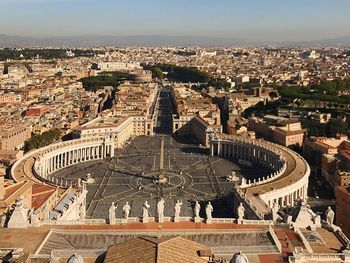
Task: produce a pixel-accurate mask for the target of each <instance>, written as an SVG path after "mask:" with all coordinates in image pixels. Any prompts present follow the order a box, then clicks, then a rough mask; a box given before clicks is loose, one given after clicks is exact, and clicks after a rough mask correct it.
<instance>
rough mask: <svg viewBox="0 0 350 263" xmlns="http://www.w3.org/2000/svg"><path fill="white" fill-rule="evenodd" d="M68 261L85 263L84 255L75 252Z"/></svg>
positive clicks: (69, 262) (70, 262)
mask: <svg viewBox="0 0 350 263" xmlns="http://www.w3.org/2000/svg"><path fill="white" fill-rule="evenodd" d="M67 263H84V259H83V257H82V256H80V255H78V254H77V253H74V255H72V256H71V257H70V258H69V259H68V261H67Z"/></svg>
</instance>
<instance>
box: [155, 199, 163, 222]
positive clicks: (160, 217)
mask: <svg viewBox="0 0 350 263" xmlns="http://www.w3.org/2000/svg"><path fill="white" fill-rule="evenodd" d="M164 203H165V201H164V199H163V198H161V199H160V200H159V201H158V203H157V212H158V222H160V223H163V222H164Z"/></svg>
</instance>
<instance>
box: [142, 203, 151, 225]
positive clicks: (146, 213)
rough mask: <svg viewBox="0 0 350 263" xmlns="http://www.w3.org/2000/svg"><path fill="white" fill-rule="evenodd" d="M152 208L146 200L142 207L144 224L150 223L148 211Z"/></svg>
mask: <svg viewBox="0 0 350 263" xmlns="http://www.w3.org/2000/svg"><path fill="white" fill-rule="evenodd" d="M150 207H151V206H150V205H149V204H148V201H147V200H146V201H145V202H144V203H143V206H142V222H143V223H148V209H149V208H150Z"/></svg>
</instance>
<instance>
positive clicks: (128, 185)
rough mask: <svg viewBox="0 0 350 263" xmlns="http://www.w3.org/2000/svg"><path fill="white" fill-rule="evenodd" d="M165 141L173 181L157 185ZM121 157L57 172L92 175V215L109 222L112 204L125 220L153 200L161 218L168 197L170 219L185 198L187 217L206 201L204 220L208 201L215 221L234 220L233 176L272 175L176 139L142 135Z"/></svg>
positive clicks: (167, 169) (166, 162)
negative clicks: (127, 209) (126, 209)
mask: <svg viewBox="0 0 350 263" xmlns="http://www.w3.org/2000/svg"><path fill="white" fill-rule="evenodd" d="M161 137H163V138H164V145H165V146H164V148H165V151H164V174H165V176H166V177H167V179H168V182H167V183H165V184H162V185H159V184H156V183H154V180H155V179H156V178H157V176H158V174H159V165H160V163H159V159H160V142H161ZM116 154H117V157H115V158H112V159H105V160H100V161H94V162H90V163H86V164H81V165H77V166H74V167H71V168H67V169H65V170H63V171H60V172H58V173H56V176H58V177H65V178H70V179H76V178H85V177H86V175H87V174H88V173H90V174H91V176H92V177H93V178H94V179H95V182H94V183H92V184H88V186H87V188H88V191H89V192H88V196H87V203H88V209H87V215H88V217H91V218H107V217H108V208H109V206H110V204H111V202H115V203H117V204H118V208H117V211H116V216H117V217H122V206H123V205H124V203H125V202H126V201H128V202H129V204H130V205H131V214H130V216H132V217H133V216H135V217H140V216H141V213H142V204H143V203H144V201H145V200H148V201H149V203H150V205H151V208H150V216H155V214H156V209H155V208H156V202H157V200H158V199H159V198H160V197H163V198H164V199H165V210H164V213H165V216H173V215H174V205H175V202H176V200H182V202H183V206H182V210H181V216H192V215H193V212H192V211H193V205H194V201H195V200H199V201H201V204H202V212H203V214H202V215H203V216H204V206H205V205H206V201H209V200H210V201H212V204H213V206H214V212H213V216H214V217H233V216H234V211H233V210H234V209H233V207H234V206H233V201H234V200H233V199H234V198H232V195H233V194H232V191H233V187H234V185H233V183H231V182H229V181H228V180H227V176H228V175H229V174H231V172H232V171H235V173H236V175H238V176H244V177H245V178H255V177H259V176H263V175H265V174H267V173H268V171H267V170H266V169H264V168H261V169H258V170H257V169H256V168H254V167H252V168H248V167H245V166H239V164H238V163H237V162H232V161H231V160H226V159H221V158H218V157H209V155H208V150H207V149H205V148H203V147H200V146H199V145H198V144H195V143H193V141H192V140H191V139H189V138H173V137H171V136H170V135H163V136H155V137H146V136H143V137H136V138H134V139H133V140H131V141H130V142H129V144H128V145H127V146H126V147H125V148H123V149H120V150H118V151H117V153H116Z"/></svg>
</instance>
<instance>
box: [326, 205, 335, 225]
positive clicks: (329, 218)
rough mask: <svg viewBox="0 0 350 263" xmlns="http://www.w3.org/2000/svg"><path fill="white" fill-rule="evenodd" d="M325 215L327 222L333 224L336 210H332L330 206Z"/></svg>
mask: <svg viewBox="0 0 350 263" xmlns="http://www.w3.org/2000/svg"><path fill="white" fill-rule="evenodd" d="M325 217H326V222H327V224H329V225H333V221H334V211H333V210H332V208H331V207H330V206H328V208H327V210H326V212H325Z"/></svg>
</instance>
